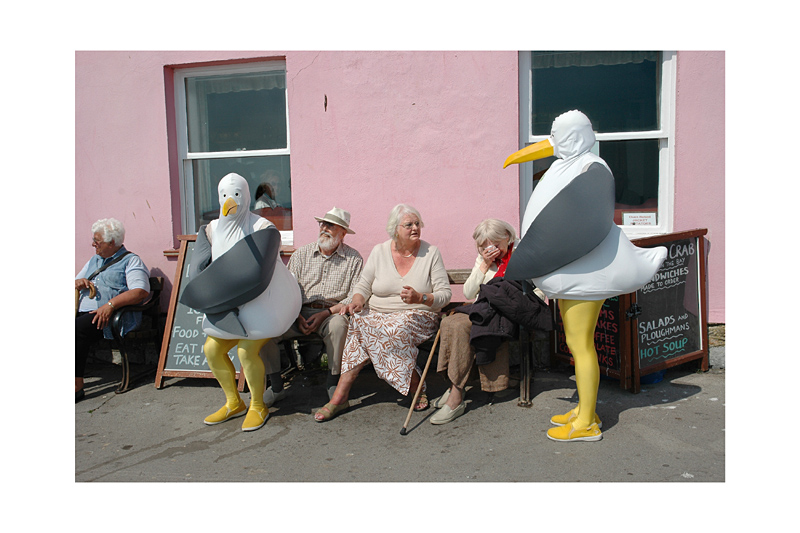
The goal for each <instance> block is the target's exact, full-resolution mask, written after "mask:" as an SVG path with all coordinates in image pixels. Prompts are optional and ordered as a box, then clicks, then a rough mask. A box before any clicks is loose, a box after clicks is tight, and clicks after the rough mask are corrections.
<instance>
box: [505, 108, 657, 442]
mask: <svg viewBox="0 0 800 533" xmlns="http://www.w3.org/2000/svg"><path fill="white" fill-rule="evenodd" d="M594 143H595V135H594V132H593V131H592V124H591V122H590V121H589V119H588V118H587V117H586V115H584V114H583V113H581V112H580V111H574V110H573V111H568V112H566V113H564V114H562V115H559V116H558V117H556V119H555V120H554V121H553V126H552V129H551V133H550V137H549V138H548V139H545V140H544V141H541V142H538V143H536V144H533V145H531V146H529V147H527V148H523V149H522V150H520V151H518V152H516V153H514V154H512V155H510V156H509V157H508V159H506V162H505V165H504V166H503V168H505V167H507V166H508V165H510V164H514V163H523V162H525V161H533V160H535V159H541V158H544V157H549V156H553V155H554V156H556V157H557V158H558V159H557V160H556V161H555V162H554V163H553V164H552V165H551V167H550V168H549V169H548V170H547V172H545V174H544V175H543V176H542V178H541V180H540V181H539V184H538V185H537V186H536V188H535V189H534V191H533V194H532V195H531V198H530V200H529V201H528V205H527V207H526V209H525V215H524V216H523V218H522V227H521V229H522V232H521V233H522V235H523V237H522V240H521V241H520V243H519V246H518V247H517V248H516V250H514V255H512V256H511V259H510V260H509V263H508V267H507V269H506V277H507V278H509V279H516V280H521V279H532V281H533V283H534V284H535V285H536V286H537V287H538V288H540V289H541V290H542V291H544V293H545V294H546V295H547V296H548V297H550V298H554V299H557V300H558V308H559V311H560V312H561V316H562V319H563V321H564V333H565V335H566V339H567V345H568V346H569V349H570V351H571V352H572V355H573V358H574V360H575V378H576V382H577V385H578V398H579V401H578V407H577V408H575V409H574V410H572V411H570V412H568V413H566V414H565V415H558V416H554V417H553V418H552V419H551V422H552V423H553V424H554V425H556V426H559V427H556V428H552V429H550V430H549V431H548V432H547V436H548V437H549V438H550V439H552V440H557V441H571V440H584V441H596V440H600V439H601V438H602V433H601V432H600V427H601V426H602V423H601V422H600V419H599V418H598V417H597V415H596V413H595V405H596V403H597V389H598V386H599V380H600V369H599V364H598V362H597V353H596V351H595V348H594V329H595V325H596V323H597V319H598V317H599V314H600V309H601V307H602V305H603V302H604V301H605V300H606V298H609V297H611V296H617V295H620V294H627V293H630V292H634V291H636V290H637V289H639V288H640V287H642V286H643V285H645V284H646V283H647V282H648V281H650V279H651V278H652V277H653V276H654V275H655V273H656V272H657V271H658V269H659V267H660V266H661V263H663V261H664V259H665V258H666V255H667V250H666V248H664V247H657V248H638V247H636V246H634V245H633V244H632V243H631V242H630V241H629V240H628V238H627V237H626V236H625V234H624V233H623V232H622V230H621V229H620V228H619V227H618V226H617V225H616V224H614V176H613V175H612V174H611V170H610V169H609V167H608V165H607V164H606V162H605V161H603V159H601V158H600V157H598V156H596V155H595V154H593V153H591V151H590V150H591V148H592V147H593V146H594Z"/></svg>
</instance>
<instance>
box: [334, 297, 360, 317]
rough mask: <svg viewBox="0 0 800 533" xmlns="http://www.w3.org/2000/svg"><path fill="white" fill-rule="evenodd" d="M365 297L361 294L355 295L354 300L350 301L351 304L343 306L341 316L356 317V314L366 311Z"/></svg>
mask: <svg viewBox="0 0 800 533" xmlns="http://www.w3.org/2000/svg"><path fill="white" fill-rule="evenodd" d="M365 303H366V302H365V300H364V297H363V296H361V295H360V294H355V295H353V299H352V300H351V301H350V303H349V304H347V305H344V306H342V309H341V310H340V311H339V314H340V315H344V316H348V315H355V314H356V313H360V312H361V311H363V310H364V304H365Z"/></svg>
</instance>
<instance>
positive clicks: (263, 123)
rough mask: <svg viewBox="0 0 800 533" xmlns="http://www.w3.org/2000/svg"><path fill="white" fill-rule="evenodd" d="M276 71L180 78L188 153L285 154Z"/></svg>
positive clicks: (282, 98) (281, 84) (281, 87)
mask: <svg viewBox="0 0 800 533" xmlns="http://www.w3.org/2000/svg"><path fill="white" fill-rule="evenodd" d="M285 86H286V84H285V74H284V73H283V72H282V71H276V72H262V73H255V74H237V75H227V76H198V77H193V78H186V114H187V121H188V134H189V151H190V152H222V151H235V150H269V149H278V148H286V147H287V143H286V90H285Z"/></svg>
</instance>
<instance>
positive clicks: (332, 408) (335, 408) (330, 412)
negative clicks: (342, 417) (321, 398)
mask: <svg viewBox="0 0 800 533" xmlns="http://www.w3.org/2000/svg"><path fill="white" fill-rule="evenodd" d="M349 407H350V401H349V400H348V401H345V402H344V403H342V404H339V405H337V404H335V403H330V402H328V403H326V404H325V405H323V406H322V407H320V408H319V410H318V411H317V414H320V413H322V418H317V414H315V415H314V420H315V421H316V422H327V421H328V420H331V419H332V418H335V417H336V415H338V414H339V413H341V412H342V411H344V410H346V409H347V408H349ZM323 409H324V411H323ZM326 412H327V414H325V413H326Z"/></svg>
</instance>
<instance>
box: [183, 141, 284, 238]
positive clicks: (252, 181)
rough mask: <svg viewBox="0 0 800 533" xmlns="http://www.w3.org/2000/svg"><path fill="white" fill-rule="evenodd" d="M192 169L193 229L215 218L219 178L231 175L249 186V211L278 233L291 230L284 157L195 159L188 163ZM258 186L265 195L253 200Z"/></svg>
mask: <svg viewBox="0 0 800 533" xmlns="http://www.w3.org/2000/svg"><path fill="white" fill-rule="evenodd" d="M192 168H193V174H194V193H195V224H196V226H195V227H196V228H199V227H200V226H201V225H203V224H208V223H209V222H210V221H212V220H214V219H216V218H218V217H219V196H218V194H217V185H219V180H221V179H222V177H223V176H225V175H226V174H228V173H230V172H235V173H237V174H239V175H240V176H242V177H243V178H245V179H246V180H247V184H248V185H249V186H250V195H251V198H250V206H249V207H250V210H251V211H253V212H254V213H256V214H257V215H260V216H263V217H264V218H266V219H268V220H270V221H271V222H272V223H273V224H275V225H276V226H277V227H278V229H279V230H291V229H292V188H291V181H290V179H289V177H290V175H291V174H290V169H289V156H288V155H287V156H270V157H235V158H224V159H196V160H194V161H192ZM261 185H264V187H262V189H263V190H265V191H266V193H265V194H266V196H262V197H261V198H256V193H257V192H261V190H259V186H261ZM270 193H271V194H270ZM258 200H260V201H258ZM256 204H258V206H259V208H258V209H257V208H256ZM262 206H263V207H262Z"/></svg>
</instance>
